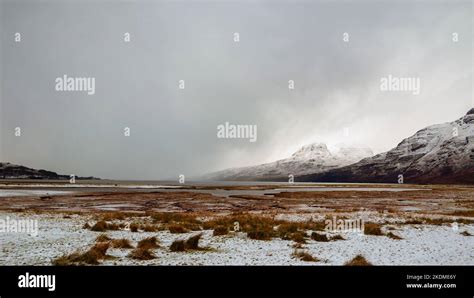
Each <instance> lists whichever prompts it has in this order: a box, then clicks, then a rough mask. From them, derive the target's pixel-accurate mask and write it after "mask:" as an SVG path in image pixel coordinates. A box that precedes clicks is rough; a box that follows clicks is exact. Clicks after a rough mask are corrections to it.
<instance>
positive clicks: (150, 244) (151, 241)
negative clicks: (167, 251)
mask: <svg viewBox="0 0 474 298" xmlns="http://www.w3.org/2000/svg"><path fill="white" fill-rule="evenodd" d="M158 247H160V245H159V243H158V239H156V237H148V238H145V239H143V240H140V242H138V245H137V248H144V249H152V248H158Z"/></svg>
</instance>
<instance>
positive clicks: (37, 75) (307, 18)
mask: <svg viewBox="0 0 474 298" xmlns="http://www.w3.org/2000/svg"><path fill="white" fill-rule="evenodd" d="M0 1H1V2H0V3H1V4H0V13H1V17H0V20H1V30H2V31H1V46H0V57H1V60H0V63H1V68H0V69H1V73H0V83H1V84H0V87H1V93H0V96H1V98H0V100H1V101H0V103H1V105H0V108H1V110H0V116H1V121H0V122H1V128H0V142H1V144H0V145H1V146H0V147H1V151H0V161H4V162H12V163H17V164H22V165H25V166H28V167H33V168H43V169H47V170H52V171H56V172H59V173H62V174H75V175H79V176H96V177H101V178H110V179H136V180H159V179H169V178H171V179H174V178H176V179H177V177H178V175H180V174H183V175H185V176H187V177H193V176H196V175H200V174H203V173H207V172H211V171H215V170H221V169H225V168H228V167H238V166H246V165H254V164H261V163H264V162H271V161H274V160H277V159H280V158H285V157H288V156H289V155H291V154H292V153H293V152H294V151H296V150H297V149H298V148H300V147H301V146H303V145H305V144H309V143H313V142H324V143H326V144H328V146H334V145H336V144H340V143H344V144H351V145H357V146H364V147H370V148H372V150H373V151H374V152H375V153H379V152H384V151H387V150H389V149H391V148H393V147H394V146H396V145H397V144H398V143H399V142H401V141H402V140H403V139H404V138H407V137H409V136H411V135H412V134H414V133H415V132H416V131H418V130H420V129H422V128H424V127H426V126H428V125H432V124H436V123H443V122H449V121H453V120H455V119H458V118H460V117H461V116H463V115H464V114H465V113H466V112H467V111H468V109H469V108H471V107H473V106H474V96H473V92H472V86H473V85H474V83H473V54H472V53H473V32H472V27H473V23H472V22H473V15H474V13H473V9H472V1H419V0H417V1H415V0H413V1H408V0H403V1H316V0H315V1H293V0H292V1H289V0H288V1H287V0H285V1H250V0H242V1H191V0H180V1H99V0H97V1H93V0H87V1H86V0H66V1H45V0H40V1H21V0H20V1H10V0H9V1H7V0H0ZM16 33H20V34H21V41H20V42H15V37H16V36H15V34H16ZM124 33H130V42H125V41H124ZM235 33H238V34H239V41H238V42H236V41H235ZM344 33H348V37H349V39H348V42H346V41H345V40H344ZM453 33H456V35H457V37H458V39H457V42H455V41H453V36H454V35H453ZM346 37H347V35H346ZM346 40H347V39H346ZM63 75H67V76H69V77H73V78H74V77H90V78H95V94H93V95H88V94H87V92H81V91H69V92H64V91H62V92H61V91H57V90H56V89H55V86H56V83H55V80H56V79H57V78H58V77H63ZM389 75H392V76H394V77H400V78H418V79H419V80H420V94H418V95H413V93H412V92H406V91H398V92H396V91H389V92H387V91H382V90H381V88H380V81H381V78H386V77H388V76H389ZM180 80H184V86H185V87H184V89H180V88H179V81H180ZM289 80H292V81H294V89H289V88H288V81H289ZM225 122H229V123H230V124H242V125H256V126H257V133H258V134H257V136H258V137H257V140H256V142H249V140H248V139H222V138H217V127H218V126H219V125H221V124H224V123H225ZM18 127H19V128H20V129H21V136H15V132H16V131H15V129H16V128H18ZM125 127H128V128H130V136H125V135H124V128H125Z"/></svg>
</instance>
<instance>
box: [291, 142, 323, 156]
mask: <svg viewBox="0 0 474 298" xmlns="http://www.w3.org/2000/svg"><path fill="white" fill-rule="evenodd" d="M329 155H331V152H330V151H329V149H328V147H327V146H326V144H324V143H312V144H308V145H304V146H303V147H301V148H300V149H299V150H298V151H296V152H295V153H293V155H292V156H291V157H292V158H304V159H311V158H320V157H323V156H329Z"/></svg>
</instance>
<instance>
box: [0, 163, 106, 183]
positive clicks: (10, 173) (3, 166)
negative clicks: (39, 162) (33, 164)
mask: <svg viewBox="0 0 474 298" xmlns="http://www.w3.org/2000/svg"><path fill="white" fill-rule="evenodd" d="M69 178H70V176H69V175H60V174H58V173H55V172H51V171H46V170H36V169H31V168H28V167H25V166H21V165H15V164H11V163H8V162H0V179H50V180H62V179H64V180H66V179H67V180H69ZM76 179H83V180H84V179H91V180H92V179H94V180H97V179H99V178H95V177H76Z"/></svg>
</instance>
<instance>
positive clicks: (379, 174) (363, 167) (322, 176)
mask: <svg viewBox="0 0 474 298" xmlns="http://www.w3.org/2000/svg"><path fill="white" fill-rule="evenodd" d="M399 175H403V176H402V178H403V182H404V183H449V184H463V183H474V108H473V109H471V110H469V111H468V112H467V114H466V115H465V116H463V117H461V118H459V119H457V120H455V121H453V122H449V123H443V124H435V125H431V126H428V127H426V128H423V129H421V130H419V131H418V132H416V133H415V134H414V135H413V136H411V137H409V138H406V139H404V140H402V141H401V142H400V143H399V144H398V145H397V146H396V147H395V148H393V149H392V150H389V151H388V152H384V153H381V154H378V155H376V156H373V157H370V158H366V159H363V160H361V161H359V162H357V163H355V164H352V165H348V166H345V167H341V168H338V169H331V170H328V171H325V172H324V173H321V172H317V171H315V172H314V174H310V175H304V176H301V177H298V179H297V181H312V182H373V183H380V182H384V183H397V182H398V179H399V178H400V176H399Z"/></svg>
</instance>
